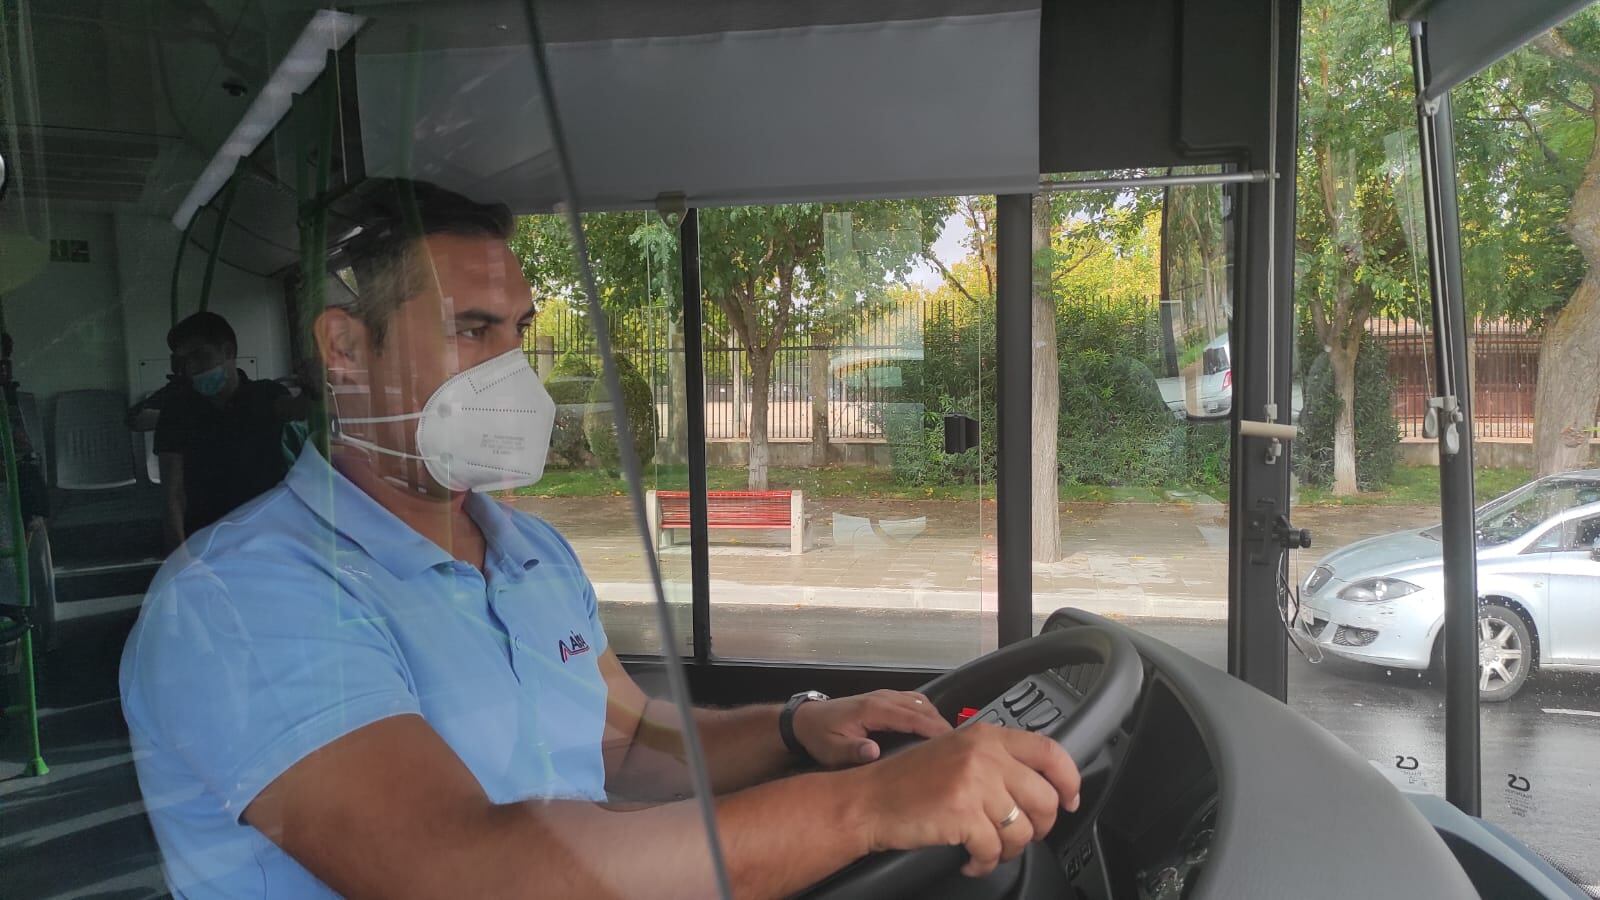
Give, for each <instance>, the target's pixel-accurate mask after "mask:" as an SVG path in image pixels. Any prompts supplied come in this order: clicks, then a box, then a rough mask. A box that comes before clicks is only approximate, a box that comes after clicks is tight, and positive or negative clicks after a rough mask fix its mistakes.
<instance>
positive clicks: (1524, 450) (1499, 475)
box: [1290, 10, 1600, 884]
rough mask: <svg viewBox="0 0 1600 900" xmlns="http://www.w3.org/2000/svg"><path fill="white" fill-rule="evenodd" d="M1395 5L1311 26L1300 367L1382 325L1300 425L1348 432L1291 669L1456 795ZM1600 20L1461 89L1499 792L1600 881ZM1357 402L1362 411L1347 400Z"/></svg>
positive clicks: (1502, 819) (1347, 717)
mask: <svg viewBox="0 0 1600 900" xmlns="http://www.w3.org/2000/svg"><path fill="white" fill-rule="evenodd" d="M1380 19H1381V17H1379V16H1365V15H1364V16H1361V17H1359V18H1357V17H1352V16H1348V15H1344V14H1342V13H1335V14H1334V15H1333V16H1331V17H1329V18H1317V17H1308V18H1307V20H1306V22H1307V25H1306V30H1305V35H1304V44H1303V48H1302V53H1303V58H1304V59H1305V60H1306V79H1305V80H1304V81H1303V82H1302V85H1303V93H1302V107H1301V109H1302V114H1303V116H1304V117H1305V121H1306V122H1307V125H1306V128H1305V129H1304V131H1303V134H1305V135H1306V136H1307V140H1308V143H1307V146H1306V147H1305V149H1304V150H1303V151H1302V155H1301V168H1300V176H1301V177H1300V198H1301V211H1300V215H1299V217H1298V228H1299V232H1300V233H1299V234H1298V236H1297V237H1298V242H1299V244H1300V246H1301V248H1302V253H1301V258H1300V277H1299V279H1298V280H1299V288H1298V295H1299V299H1301V301H1302V308H1303V309H1304V310H1305V312H1306V314H1307V315H1306V317H1305V319H1306V321H1304V324H1303V326H1302V332H1301V335H1302V338H1301V340H1300V341H1299V342H1298V349H1299V352H1300V358H1299V359H1298V360H1297V363H1298V364H1299V365H1297V369H1299V368H1301V367H1302V366H1304V365H1305V364H1306V362H1307V361H1308V359H1315V357H1316V356H1318V355H1319V354H1320V353H1321V351H1322V350H1323V349H1324V348H1326V347H1328V346H1329V345H1330V344H1334V343H1335V342H1334V341H1331V340H1329V339H1328V338H1329V337H1330V335H1333V332H1331V331H1329V330H1327V329H1326V328H1323V327H1322V326H1326V325H1327V324H1328V321H1329V320H1328V318H1327V316H1328V315H1330V311H1331V310H1335V309H1336V308H1337V307H1336V301H1337V300H1338V298H1339V297H1341V296H1343V297H1348V298H1350V299H1351V300H1357V301H1362V304H1365V305H1364V308H1358V312H1359V313H1360V315H1359V321H1352V322H1351V324H1350V327H1349V328H1348V330H1347V332H1346V334H1347V335H1351V336H1355V337H1358V338H1359V339H1360V340H1359V347H1358V351H1357V353H1356V358H1355V364H1354V365H1353V366H1350V365H1348V364H1343V365H1340V366H1339V367H1338V371H1340V372H1344V373H1347V374H1346V375H1345V376H1344V377H1343V378H1342V379H1340V378H1337V377H1335V378H1331V379H1330V380H1331V382H1332V383H1334V384H1335V385H1338V384H1341V383H1342V384H1343V385H1344V386H1343V387H1337V388H1336V389H1335V390H1334V392H1333V400H1332V401H1329V400H1325V399H1324V398H1325V397H1328V396H1329V394H1328V391H1327V390H1326V388H1324V387H1323V384H1322V382H1323V379H1322V378H1320V377H1319V376H1318V375H1317V372H1316V365H1317V364H1316V363H1313V364H1312V367H1311V368H1310V369H1309V372H1310V374H1308V375H1307V381H1306V397H1307V405H1306V416H1305V419H1304V420H1302V424H1303V425H1304V426H1307V427H1306V433H1305V435H1303V437H1311V438H1317V439H1319V440H1320V439H1321V438H1320V436H1321V435H1322V434H1324V433H1330V432H1334V431H1337V432H1338V433H1340V434H1341V435H1343V434H1346V433H1348V434H1350V435H1351V439H1350V442H1349V444H1348V445H1347V446H1349V450H1348V451H1347V450H1344V449H1342V448H1341V447H1339V446H1336V444H1337V443H1339V442H1337V441H1336V442H1334V444H1331V445H1330V447H1331V451H1330V452H1329V453H1327V454H1326V455H1325V456H1323V455H1319V451H1320V447H1321V444H1320V443H1319V444H1317V445H1315V446H1312V447H1310V448H1302V447H1299V446H1297V447H1296V470H1297V474H1298V475H1299V476H1300V480H1301V481H1302V486H1301V490H1300V501H1301V503H1302V506H1301V508H1300V509H1297V511H1296V514H1295V518H1296V520H1297V524H1304V525H1309V527H1311V528H1312V529H1313V530H1319V526H1320V533H1319V534H1318V548H1319V549H1313V550H1312V551H1309V552H1303V553H1301V554H1300V556H1301V557H1302V560H1301V562H1300V563H1299V566H1300V571H1299V572H1298V576H1299V577H1298V579H1297V580H1298V581H1299V582H1300V585H1301V594H1302V605H1303V607H1304V608H1305V609H1306V610H1307V617H1308V624H1309V626H1310V627H1311V628H1312V629H1313V630H1314V631H1315V633H1316V634H1317V636H1318V641H1319V645H1320V646H1321V648H1322V649H1323V650H1324V651H1326V653H1327V655H1328V657H1329V659H1328V661H1327V662H1326V663H1324V664H1323V665H1322V666H1319V667H1311V666H1308V665H1305V664H1304V663H1301V662H1298V661H1291V682H1290V690H1291V700H1292V701H1293V702H1294V703H1295V704H1296V705H1297V706H1299V707H1300V708H1301V709H1302V711H1304V712H1306V713H1307V714H1308V715H1311V716H1312V717H1313V718H1315V719H1317V720H1318V721H1319V722H1321V723H1323V724H1324V725H1326V726H1327V727H1329V728H1330V729H1331V730H1332V731H1334V733H1335V734H1337V735H1339V736H1340V737H1341V738H1343V739H1344V740H1345V741H1346V742H1347V743H1349V744H1350V745H1351V746H1352V747H1354V748H1355V749H1356V750H1357V751H1358V752H1360V753H1362V754H1364V755H1366V756H1367V757H1369V758H1370V759H1372V760H1373V762H1374V764H1375V765H1377V766H1378V767H1379V768H1380V769H1382V770H1383V771H1384V772H1385V773H1387V774H1388V775H1389V776H1390V777H1391V778H1393V779H1395V780H1396V781H1397V782H1399V783H1400V784H1402V785H1403V786H1406V787H1411V788H1416V789H1422V790H1428V791H1433V792H1442V790H1443V774H1444V773H1443V739H1442V733H1441V732H1442V728H1443V685H1442V676H1441V674H1440V670H1441V667H1440V662H1441V656H1440V654H1441V652H1442V648H1441V646H1440V641H1439V637H1438V635H1439V633H1440V630H1441V626H1442V622H1443V604H1444V601H1443V598H1442V596H1441V591H1442V577H1441V568H1442V564H1443V563H1442V557H1441V552H1440V545H1439V535H1440V528H1439V526H1438V525H1437V522H1438V518H1439V508H1438V504H1437V496H1438V495H1437V491H1438V487H1437V485H1438V474H1437V468H1436V462H1437V458H1438V457H1437V453H1438V449H1437V440H1436V439H1434V438H1432V437H1427V436H1425V434H1430V435H1431V434H1432V433H1433V432H1432V431H1431V429H1429V427H1428V426H1427V424H1426V421H1427V416H1428V409H1429V399H1430V398H1432V397H1434V396H1435V395H1436V394H1438V393H1439V388H1438V386H1437V383H1436V379H1435V375H1434V371H1435V368H1436V366H1437V360H1435V359H1433V346H1432V340H1431V338H1432V335H1431V333H1430V332H1431V328H1432V322H1431V319H1432V316H1431V311H1430V309H1429V305H1428V294H1427V284H1426V271H1427V269H1426V266H1427V259H1426V246H1425V240H1426V238H1425V231H1426V229H1425V227H1424V221H1423V208H1422V206H1423V205H1422V193H1421V173H1420V168H1419V165H1418V158H1417V157H1418V154H1417V149H1416V143H1415V142H1416V137H1415V130H1414V124H1413V117H1414V110H1413V109H1412V108H1411V107H1410V105H1409V104H1407V103H1403V102H1400V101H1399V100H1397V99H1394V98H1397V97H1400V96H1404V95H1405V93H1406V85H1407V82H1408V79H1409V77H1410V75H1409V72H1407V71H1405V69H1404V67H1403V65H1401V64H1400V63H1399V62H1392V63H1391V62H1390V61H1391V60H1395V61H1398V60H1400V59H1402V58H1403V56H1404V52H1405V48H1404V47H1403V46H1402V45H1401V44H1400V43H1399V41H1400V40H1401V38H1400V37H1398V36H1396V35H1394V34H1393V33H1392V29H1388V28H1387V26H1385V25H1384V24H1383V23H1382V22H1381V21H1380ZM1597 36H1600V19H1597V18H1596V14H1595V11H1594V10H1589V11H1587V12H1584V13H1582V14H1580V15H1578V16H1577V17H1575V18H1574V19H1572V20H1571V21H1569V22H1567V23H1565V24H1563V25H1561V26H1559V27H1558V28H1556V29H1555V30H1553V31H1551V32H1549V33H1547V34H1545V35H1542V36H1540V37H1538V38H1536V39H1535V40H1534V41H1533V42H1532V44H1531V45H1530V46H1529V47H1526V48H1524V49H1523V50H1521V51H1519V52H1517V53H1516V54H1513V55H1512V56H1511V57H1510V58H1508V59H1507V60H1505V61H1503V62H1502V63H1499V64H1497V65H1495V66H1493V67H1491V68H1490V69H1489V70H1488V71H1486V72H1485V73H1484V74H1482V75H1480V76H1478V77H1477V78H1475V79H1472V80H1471V81H1468V82H1467V83H1465V84H1463V85H1462V86H1460V87H1458V88H1456V89H1455V91H1454V92H1453V93H1452V103H1453V104H1454V111H1453V112H1454V121H1455V122H1456V124H1457V131H1456V134H1455V153H1456V160H1457V163H1458V167H1459V168H1458V171H1457V172H1456V173H1454V174H1455V178H1456V186H1457V193H1458V195H1459V205H1460V218H1461V238H1462V247H1461V254H1462V255H1461V258H1462V263H1463V268H1464V272H1463V282H1464V287H1465V298H1464V299H1465V305H1466V312H1467V318H1468V322H1467V335H1466V343H1467V350H1468V357H1469V358H1468V361H1467V368H1468V371H1469V375H1470V384H1469V385H1468V386H1467V387H1468V389H1469V391H1470V394H1469V395H1470V398H1471V403H1472V407H1473V409H1472V413H1473V421H1472V429H1473V433H1472V437H1473V440H1474V443H1475V446H1474V462H1475V471H1474V480H1475V483H1476V491H1477V498H1476V499H1477V500H1478V501H1479V502H1480V503H1481V505H1480V506H1479V507H1478V511H1477V529H1478V533H1477V553H1478V556H1477V567H1478V568H1477V580H1478V589H1479V598H1478V600H1479V604H1478V629H1477V634H1478V641H1477V645H1476V647H1475V648H1474V649H1475V652H1476V654H1477V661H1478V678H1477V682H1478V689H1479V696H1480V698H1481V699H1482V700H1483V701H1485V702H1484V704H1483V705H1482V707H1481V708H1480V716H1481V730H1482V738H1481V754H1482V771H1483V777H1484V780H1483V785H1482V807H1483V811H1484V816H1485V818H1487V819H1489V820H1490V821H1491V822H1494V823H1496V824H1500V825H1503V826H1505V827H1507V828H1508V829H1509V830H1510V831H1511V832H1512V833H1513V834H1515V835H1516V836H1517V837H1519V838H1521V839H1523V840H1526V841H1528V842H1529V843H1530V844H1531V845H1532V846H1533V847H1534V848H1535V849H1536V850H1537V851H1538V852H1540V853H1541V854H1543V855H1545V856H1546V857H1547V858H1549V859H1552V860H1555V861H1556V862H1558V863H1561V864H1563V865H1565V866H1566V868H1567V869H1568V870H1569V871H1571V872H1572V873H1573V874H1574V875H1575V876H1576V878H1575V880H1576V881H1578V882H1579V883H1583V884H1593V883H1595V882H1596V881H1600V869H1596V868H1595V866H1594V854H1593V852H1592V840H1591V839H1590V837H1589V836H1588V835H1587V834H1586V833H1585V832H1584V831H1583V829H1582V828H1581V827H1579V826H1577V825H1575V824H1574V823H1575V822H1576V821H1578V820H1579V819H1580V818H1581V817H1582V815H1583V812H1582V811H1583V810H1584V809H1586V808H1587V807H1588V806H1589V805H1592V803H1593V799H1594V789H1593V786H1594V784H1595V783H1596V777H1595V776H1596V769H1595V766H1594V765H1593V763H1592V761H1591V759H1590V757H1589V756H1585V755H1584V754H1583V753H1582V751H1579V750H1578V749H1577V748H1578V747H1579V746H1582V745H1584V744H1586V743H1587V742H1588V741H1590V740H1592V738H1593V734H1592V732H1593V725H1592V723H1593V722H1594V721H1596V718H1597V717H1600V702H1597V697H1600V685H1597V683H1596V682H1595V680H1594V677H1593V675H1592V674H1590V673H1587V672H1584V671H1583V670H1584V669H1592V668H1593V667H1594V666H1595V665H1596V664H1597V663H1600V651H1597V650H1596V642H1595V639H1594V636H1595V635H1596V634H1600V630H1597V628H1596V619H1595V617H1594V616H1593V614H1592V613H1591V612H1590V609H1591V608H1592V607H1593V606H1594V603H1593V600H1594V598H1595V597H1596V596H1600V568H1597V567H1600V563H1596V562H1595V559H1594V556H1593V549H1592V547H1591V546H1587V545H1585V544H1584V543H1583V540H1584V538H1586V537H1589V536H1590V534H1591V532H1592V530H1593V529H1591V528H1590V526H1589V523H1590V522H1591V521H1595V520H1597V519H1600V506H1596V505H1595V504H1596V503H1597V502H1600V481H1596V480H1595V479H1594V478H1591V477H1589V476H1590V470H1592V468H1593V466H1594V465H1595V459H1594V455H1593V448H1594V442H1593V436H1594V434H1595V432H1594V431H1593V429H1594V426H1595V424H1596V421H1597V416H1596V402H1597V399H1600V396H1597V395H1600V387H1596V386H1595V385H1594V384H1593V382H1592V379H1591V378H1589V376H1588V375H1586V374H1584V375H1580V373H1589V372H1592V371H1593V365H1592V362H1591V358H1592V356H1593V354H1592V352H1591V353H1590V354H1589V355H1588V356H1586V357H1584V358H1583V359H1582V361H1579V360H1578V359H1577V357H1574V356H1572V355H1570V347H1571V344H1570V342H1571V341H1572V340H1573V339H1574V338H1575V336H1576V335H1579V334H1593V333H1594V329H1595V328H1596V327H1600V316H1596V315H1595V314H1594V313H1595V308H1594V306H1593V305H1592V304H1589V303H1586V302H1585V301H1584V300H1583V297H1584V296H1585V293H1584V290H1585V289H1583V288H1582V287H1581V285H1582V284H1583V283H1584V280H1585V278H1586V277H1587V276H1586V274H1585V273H1586V272H1588V271H1589V269H1590V268H1591V264H1592V262H1593V261H1592V260H1591V259H1590V258H1589V257H1590V256H1591V255H1592V254H1590V253H1589V252H1588V250H1589V248H1588V247H1587V246H1586V240H1585V239H1584V238H1583V235H1582V233H1581V230H1580V231H1574V230H1572V229H1571V228H1570V227H1569V226H1570V223H1571V222H1572V221H1574V220H1575V218H1576V217H1578V216H1580V215H1582V213H1581V210H1583V209H1585V208H1587V207H1586V204H1589V203H1592V201H1593V200H1594V199H1595V197H1593V196H1589V194H1588V193H1586V191H1590V190H1591V189H1592V184H1591V182H1589V181H1588V179H1589V178H1590V177H1591V176H1592V175H1593V172H1592V171H1586V170H1588V169H1592V168H1593V166H1594V164H1595V163H1594V156H1593V154H1592V153H1591V150H1592V143H1593V130H1592V128H1591V121H1590V120H1591V118H1592V116H1591V115H1590V113H1592V111H1593V110H1592V106H1593V103H1594V99H1595V90H1594V89H1595V83H1594V81H1593V79H1591V78H1588V77H1587V76H1584V75H1581V74H1580V73H1579V72H1578V71H1577V70H1576V69H1573V68H1571V67H1569V66H1568V65H1567V64H1565V63H1564V62H1563V61H1562V60H1563V59H1564V58H1573V59H1593V58H1596V54H1597V52H1600V44H1597V43H1596V38H1597ZM1324 73H1325V75H1324ZM1355 73H1360V76H1359V78H1352V77H1350V76H1352V75H1354V74H1355ZM1361 135H1367V136H1365V137H1363V136H1361ZM1558 135H1559V136H1569V137H1571V138H1572V139H1571V140H1567V139H1565V138H1558V137H1557V136H1558ZM1586 186H1587V187H1586ZM1306 248H1312V250H1311V252H1310V253H1307V252H1305V250H1306ZM1363 284H1364V285H1366V286H1367V287H1366V288H1362V285H1363ZM1362 304H1358V305H1357V306H1358V307H1361V305H1362ZM1344 308H1346V309H1349V308H1357V307H1351V306H1349V305H1348V304H1347V305H1346V306H1345V307H1344ZM1319 315H1321V316H1323V318H1322V319H1321V320H1318V318H1317V317H1318V316H1319ZM1319 328H1321V330H1319ZM1336 404H1337V405H1336ZM1338 405H1343V406H1344V407H1345V408H1346V409H1347V410H1348V412H1349V414H1348V415H1347V416H1344V417H1340V416H1338V415H1335V414H1336V413H1337V412H1338ZM1341 418H1343V420H1344V421H1340V419H1341ZM1328 422H1333V423H1335V425H1336V427H1328V426H1327V425H1326V424H1323V423H1328ZM1345 422H1349V423H1350V424H1349V425H1348V426H1347V425H1346V424H1345ZM1396 436H1398V440H1396ZM1307 449H1309V451H1310V452H1303V451H1305V450H1307ZM1336 456H1337V458H1336ZM1541 476H1542V477H1541ZM1346 497H1348V498H1359V499H1341V498H1346ZM1308 504H1309V505H1308ZM1320 548H1326V549H1327V550H1328V551H1331V552H1327V553H1325V554H1321V553H1320Z"/></svg>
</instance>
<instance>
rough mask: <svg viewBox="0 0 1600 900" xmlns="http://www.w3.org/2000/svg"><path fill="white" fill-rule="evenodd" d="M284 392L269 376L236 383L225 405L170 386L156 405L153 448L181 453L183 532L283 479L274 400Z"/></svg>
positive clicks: (285, 468) (280, 431) (193, 529)
mask: <svg viewBox="0 0 1600 900" xmlns="http://www.w3.org/2000/svg"><path fill="white" fill-rule="evenodd" d="M287 396H289V391H288V390H287V389H285V388H284V387H283V385H280V384H278V383H276V382H273V381H251V380H250V379H248V378H246V377H245V374H244V373H243V372H240V373H239V387H238V389H237V390H235V391H234V393H233V396H232V397H229V398H228V403H227V405H225V406H221V407H219V406H217V405H216V404H215V403H212V402H211V401H210V400H207V399H206V398H205V397H202V396H200V395H199V394H197V393H195V392H194V391H193V390H192V389H182V390H179V391H176V392H175V394H174V396H173V397H172V398H171V399H170V400H168V401H167V402H166V404H164V405H163V406H162V408H161V418H160V420H159V421H158V422H157V424H156V453H158V454H160V453H178V454H181V455H182V456H183V493H184V502H185V504H186V507H185V509H184V517H183V527H184V531H185V533H186V534H194V533H195V532H196V531H198V530H200V529H201V528H204V527H206V526H207V525H210V524H211V523H212V522H215V521H216V520H218V519H220V518H222V517H223V516H225V515H227V514H228V513H229V512H232V511H233V510H234V509H236V508H238V507H239V506H241V505H243V504H244V503H245V502H247V501H249V500H251V499H253V498H255V497H256V496H258V495H260V494H262V493H263V492H265V491H266V490H268V489H269V488H271V487H273V486H274V485H276V484H277V483H278V482H280V481H282V480H283V476H284V475H285V474H287V473H288V471H289V461H288V459H287V458H286V457H285V456H284V451H283V422H282V420H281V419H279V417H278V411H277V408H276V407H277V403H278V400H279V399H280V398H283V397H287Z"/></svg>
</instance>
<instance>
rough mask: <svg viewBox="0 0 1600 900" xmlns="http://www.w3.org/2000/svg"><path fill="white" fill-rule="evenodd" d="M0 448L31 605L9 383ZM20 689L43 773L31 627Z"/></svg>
mask: <svg viewBox="0 0 1600 900" xmlns="http://www.w3.org/2000/svg"><path fill="white" fill-rule="evenodd" d="M0 448H3V449H4V453H5V466H6V468H5V478H6V514H7V516H8V519H9V521H10V523H11V548H10V550H11V560H12V565H14V566H16V567H17V596H18V598H19V599H18V601H17V603H18V605H19V606H32V600H33V597H32V593H31V591H30V588H31V585H30V584H29V583H28V536H27V533H26V532H25V531H24V530H23V524H24V523H23V521H22V482H21V479H20V478H19V477H18V475H17V447H16V441H15V440H14V439H13V437H12V434H11V385H9V384H6V385H0ZM22 690H23V693H24V694H25V695H26V696H25V697H24V700H25V701H26V703H27V709H28V742H29V748H30V749H31V750H32V751H33V759H31V760H29V761H28V770H27V771H28V774H29V775H45V774H48V773H49V771H50V767H49V766H47V765H45V763H44V752H43V748H42V747H41V746H40V743H39V695H38V686H37V684H36V683H35V681H34V659H33V629H32V628H30V629H28V630H27V631H26V632H24V633H23V635H22Z"/></svg>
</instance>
